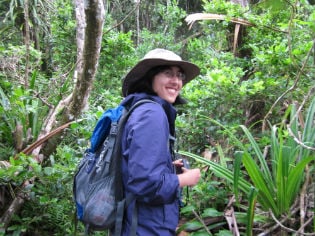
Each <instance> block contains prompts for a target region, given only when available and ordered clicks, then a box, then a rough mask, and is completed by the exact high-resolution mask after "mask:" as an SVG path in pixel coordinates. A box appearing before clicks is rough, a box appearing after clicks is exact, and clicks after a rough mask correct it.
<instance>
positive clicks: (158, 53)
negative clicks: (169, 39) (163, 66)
mask: <svg viewBox="0 0 315 236" xmlns="http://www.w3.org/2000/svg"><path fill="white" fill-rule="evenodd" d="M144 59H163V60H167V61H182V58H181V57H180V56H178V55H176V54H175V53H173V52H171V51H169V50H165V49H162V48H156V49H153V50H151V51H149V52H148V53H147V54H146V55H145V56H144V57H143V60H144Z"/></svg>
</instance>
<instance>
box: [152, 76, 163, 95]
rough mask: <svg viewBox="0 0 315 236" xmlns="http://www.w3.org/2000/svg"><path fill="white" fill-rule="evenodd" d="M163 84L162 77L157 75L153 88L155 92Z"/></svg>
mask: <svg viewBox="0 0 315 236" xmlns="http://www.w3.org/2000/svg"><path fill="white" fill-rule="evenodd" d="M160 86H161V78H160V77H158V76H156V77H155V78H154V79H153V81H152V89H153V91H154V92H158V91H159V88H160Z"/></svg>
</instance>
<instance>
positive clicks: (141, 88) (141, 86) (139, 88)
mask: <svg viewBox="0 0 315 236" xmlns="http://www.w3.org/2000/svg"><path fill="white" fill-rule="evenodd" d="M169 68H170V66H156V67H153V68H151V69H150V70H149V71H148V72H147V73H145V75H144V76H143V77H142V78H141V79H139V80H137V81H135V82H134V83H131V84H130V85H129V86H128V94H127V95H129V94H132V93H141V92H142V93H147V94H150V95H157V94H156V92H154V91H153V86H152V83H153V78H154V76H156V75H157V74H158V73H160V72H162V71H165V70H167V69H169ZM185 103H187V101H186V100H185V99H183V98H182V97H181V96H180V95H178V96H177V97H176V100H175V102H174V105H179V104H185Z"/></svg>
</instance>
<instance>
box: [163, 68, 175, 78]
mask: <svg viewBox="0 0 315 236" xmlns="http://www.w3.org/2000/svg"><path fill="white" fill-rule="evenodd" d="M164 74H165V75H166V76H167V77H168V78H172V77H173V72H172V71H171V70H165V71H164Z"/></svg>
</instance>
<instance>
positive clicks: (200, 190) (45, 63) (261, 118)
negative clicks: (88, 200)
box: [0, 0, 315, 235]
mask: <svg viewBox="0 0 315 236" xmlns="http://www.w3.org/2000/svg"><path fill="white" fill-rule="evenodd" d="M314 4H315V2H314V1H310V0H309V1H306V0H277V1H272V0H262V1H259V0H252V1H250V0H225V1H224V0H202V1H201V0H194V1H189V0H186V1H179V0H155V1H141V0H138V1H118V0H115V1H106V0H105V1H101V0H91V1H90V0H89V1H82V0H75V1H61V0H55V1H50V0H39V1H34V0H25V1H14V0H1V4H0V32H1V34H0V37H1V41H0V104H1V106H0V120H1V122H0V140H1V142H0V149H1V151H0V159H1V160H0V179H1V189H0V190H1V195H0V204H1V205H0V206H1V208H0V209H1V224H2V227H1V234H2V235H73V234H74V225H75V222H74V220H73V214H74V204H73V200H72V181H73V174H74V172H75V169H76V166H77V164H78V162H79V161H80V159H81V157H82V153H83V151H84V150H85V148H87V147H88V145H89V138H90V136H91V132H92V130H93V128H94V126H95V123H96V122H97V119H98V118H99V117H100V116H101V114H102V113H103V111H104V110H106V109H108V108H111V107H114V106H116V105H117V104H119V102H120V101H121V99H122V94H121V82H122V78H123V76H124V75H125V74H126V73H127V72H128V70H129V69H130V68H131V67H132V66H134V65H135V64H136V63H137V61H138V60H139V59H140V58H142V57H143V56H144V54H145V53H146V52H147V51H148V50H150V49H153V48H157V47H160V48H166V49H169V50H172V51H174V52H176V53H178V54H179V55H181V57H182V58H183V59H185V60H189V61H192V62H194V63H196V64H197V65H198V66H199V67H200V68H201V74H200V76H198V78H196V79H195V80H193V81H192V82H190V83H189V84H187V85H186V86H185V87H184V89H183V92H182V95H183V97H185V98H186V99H187V100H188V103H187V104H185V105H184V106H179V107H177V109H178V116H177V121H176V122H177V135H178V152H179V153H181V154H182V155H183V156H184V157H186V158H188V159H189V161H190V163H191V165H192V166H198V167H200V168H202V170H203V172H202V174H203V178H202V181H201V183H200V184H198V185H197V186H196V187H194V188H191V189H189V191H184V192H185V199H184V200H185V203H186V204H185V207H183V208H182V209H181V224H180V227H179V230H178V231H179V232H181V231H182V233H183V232H186V233H190V234H191V235H291V234H292V235H293V234H294V235H314V233H313V232H314V231H315V219H314V211H315V210H314V158H315V155H314V150H315V144H314V143H315V125H314V115H315V100H314V91H315V85H314V74H315V73H314V72H315V48H314V42H315V41H314V36H315V7H314ZM187 193H188V194H187ZM79 230H80V231H81V230H82V226H81V225H79Z"/></svg>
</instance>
